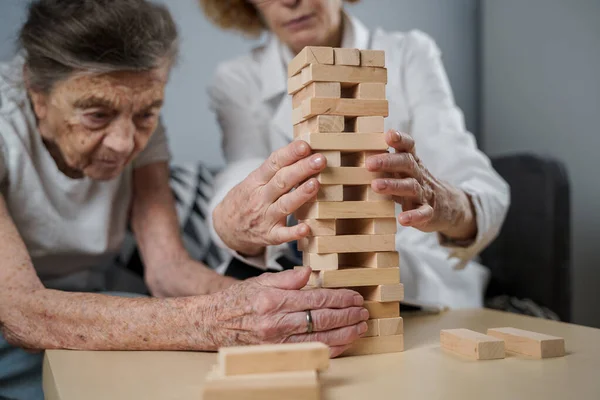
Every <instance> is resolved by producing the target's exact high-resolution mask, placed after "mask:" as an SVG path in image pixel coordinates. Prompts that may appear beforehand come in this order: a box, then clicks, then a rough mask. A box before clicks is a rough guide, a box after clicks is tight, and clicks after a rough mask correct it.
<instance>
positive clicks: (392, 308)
mask: <svg viewBox="0 0 600 400" xmlns="http://www.w3.org/2000/svg"><path fill="white" fill-rule="evenodd" d="M363 307H364V308H366V309H367V310H368V311H369V319H379V318H395V317H399V316H400V303H399V302H385V303H384V302H379V301H373V300H365V302H364V304H363Z"/></svg>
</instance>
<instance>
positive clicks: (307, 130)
mask: <svg viewBox="0 0 600 400" xmlns="http://www.w3.org/2000/svg"><path fill="white" fill-rule="evenodd" d="M343 130H344V117H343V116H340V115H317V116H316V117H313V118H310V119H308V120H306V121H304V122H302V123H301V124H298V125H294V138H297V137H300V136H304V135H308V134H312V133H330V132H333V133H337V132H343ZM386 148H387V147H386ZM332 150H335V149H332Z"/></svg>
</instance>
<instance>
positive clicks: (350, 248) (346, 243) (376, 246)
mask: <svg viewBox="0 0 600 400" xmlns="http://www.w3.org/2000/svg"><path fill="white" fill-rule="evenodd" d="M395 249H396V235H394V234H388V235H341V236H311V237H308V241H307V242H306V246H305V247H303V251H307V252H309V253H319V254H323V253H359V252H381V251H394V250H395ZM382 283H383V282H382Z"/></svg>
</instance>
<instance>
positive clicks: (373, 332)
mask: <svg viewBox="0 0 600 400" xmlns="http://www.w3.org/2000/svg"><path fill="white" fill-rule="evenodd" d="M365 322H366V323H367V331H366V332H365V333H364V334H363V336H362V337H372V336H379V324H378V323H377V320H376V319H369V320H367V321H365Z"/></svg>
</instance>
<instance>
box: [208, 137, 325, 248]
mask: <svg viewBox="0 0 600 400" xmlns="http://www.w3.org/2000/svg"><path fill="white" fill-rule="evenodd" d="M310 151H311V150H310V147H309V146H308V144H307V143H306V142H304V141H294V142H292V143H290V144H289V145H287V146H286V147H283V148H281V149H279V150H277V151H275V152H273V153H272V154H271V156H270V157H269V158H268V159H267V160H266V161H265V162H264V163H263V164H262V165H261V166H260V167H259V168H258V169H256V170H255V171H253V172H252V173H251V174H250V175H249V176H248V177H247V178H246V179H244V181H242V182H241V183H240V184H238V185H237V186H235V187H234V188H233V189H232V190H231V191H230V192H229V193H228V194H227V196H226V197H225V198H224V199H223V201H222V202H221V203H220V204H219V205H218V206H217V207H216V208H215V210H214V212H213V221H214V227H215V231H216V232H217V233H218V235H219V237H220V238H221V239H222V240H223V242H224V243H225V244H226V245H227V246H228V247H229V248H231V249H233V250H236V251H238V252H240V253H242V254H244V255H249V256H253V255H258V254H260V253H261V252H262V251H263V250H264V248H265V247H266V246H268V245H277V244H281V243H286V242H291V241H293V240H298V239H301V238H303V237H306V236H307V235H308V234H309V233H310V229H309V227H308V225H306V224H304V223H300V224H298V225H296V226H293V227H288V226H287V225H286V219H287V216H288V215H290V214H291V213H293V212H294V211H296V210H297V209H298V208H299V207H301V206H302V205H303V204H304V203H306V202H307V201H309V200H310V199H312V198H313V197H315V196H316V194H317V192H318V190H319V182H318V181H317V180H316V179H315V178H311V179H308V178H309V177H310V176H312V175H315V174H318V173H319V172H321V171H322V170H323V169H324V168H325V167H326V165H327V160H326V158H325V157H324V156H323V155H321V154H313V155H310ZM307 179H308V180H307ZM303 181H306V182H304V183H302V182H303ZM300 183H302V184H301V185H300V186H299V187H297V188H296V190H294V191H292V192H290V190H291V189H292V188H294V187H296V186H297V185H299V184H300Z"/></svg>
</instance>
